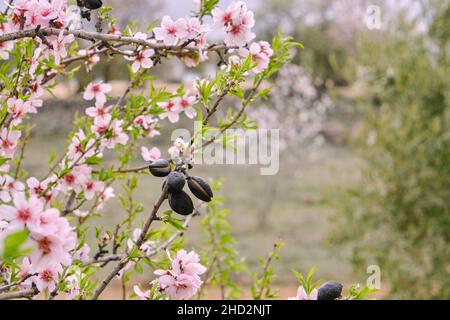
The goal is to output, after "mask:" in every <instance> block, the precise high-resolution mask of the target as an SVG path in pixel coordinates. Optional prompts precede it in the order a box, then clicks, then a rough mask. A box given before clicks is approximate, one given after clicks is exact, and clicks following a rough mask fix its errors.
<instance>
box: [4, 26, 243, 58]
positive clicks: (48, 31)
mask: <svg viewBox="0 0 450 320" xmlns="http://www.w3.org/2000/svg"><path fill="white" fill-rule="evenodd" d="M61 31H63V32H64V35H70V34H72V35H73V36H74V37H76V38H79V39H84V40H89V41H93V42H95V41H105V42H123V43H126V44H136V45H141V46H144V47H148V48H152V49H155V50H166V51H169V52H173V53H177V52H180V51H185V52H190V51H195V52H196V51H198V50H199V48H198V47H186V46H183V44H181V45H173V46H167V45H164V44H159V43H154V41H151V40H143V39H137V38H134V37H128V36H122V35H114V34H108V33H99V32H90V31H84V30H63V29H56V28H43V29H37V28H36V29H29V30H21V31H17V32H12V33H5V34H3V35H0V43H2V42H5V41H12V40H18V39H24V38H35V37H38V36H50V35H53V36H57V35H59V34H60V33H61ZM229 49H238V48H237V47H232V46H225V45H212V46H209V47H208V48H206V49H205V50H207V51H219V50H229Z"/></svg>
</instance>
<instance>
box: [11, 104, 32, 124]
mask: <svg viewBox="0 0 450 320" xmlns="http://www.w3.org/2000/svg"><path fill="white" fill-rule="evenodd" d="M6 104H7V105H8V113H9V114H11V115H12V117H13V119H14V120H13V124H14V125H17V124H20V123H21V122H22V119H23V117H24V116H25V115H26V114H27V113H28V112H30V104H29V103H27V102H24V101H23V100H22V99H20V98H9V99H8V100H7V101H6Z"/></svg>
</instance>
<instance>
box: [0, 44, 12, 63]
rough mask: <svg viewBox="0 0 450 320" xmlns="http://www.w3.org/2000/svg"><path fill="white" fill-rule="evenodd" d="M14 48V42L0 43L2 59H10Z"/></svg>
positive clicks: (0, 57)
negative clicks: (10, 53)
mask: <svg viewBox="0 0 450 320" xmlns="http://www.w3.org/2000/svg"><path fill="white" fill-rule="evenodd" d="M13 48H14V42H13V41H5V42H0V59H3V60H7V59H8V58H9V52H8V51H10V50H12V49H13Z"/></svg>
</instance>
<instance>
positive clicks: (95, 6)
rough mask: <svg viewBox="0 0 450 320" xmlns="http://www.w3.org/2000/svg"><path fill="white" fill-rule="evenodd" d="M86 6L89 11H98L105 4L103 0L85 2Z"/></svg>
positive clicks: (87, 0)
mask: <svg viewBox="0 0 450 320" xmlns="http://www.w3.org/2000/svg"><path fill="white" fill-rule="evenodd" d="M84 6H85V7H86V8H87V9H89V10H97V9H100V8H101V7H102V6H103V2H102V1H101V0H85V1H84Z"/></svg>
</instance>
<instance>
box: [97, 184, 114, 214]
mask: <svg viewBox="0 0 450 320" xmlns="http://www.w3.org/2000/svg"><path fill="white" fill-rule="evenodd" d="M115 196H116V195H115V194H114V189H113V188H111V187H108V188H106V189H105V190H103V192H102V193H100V195H99V198H98V199H99V202H100V203H99V205H98V206H97V209H98V210H101V209H103V207H104V203H105V202H107V201H108V200H109V199H112V198H114V197H115Z"/></svg>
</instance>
